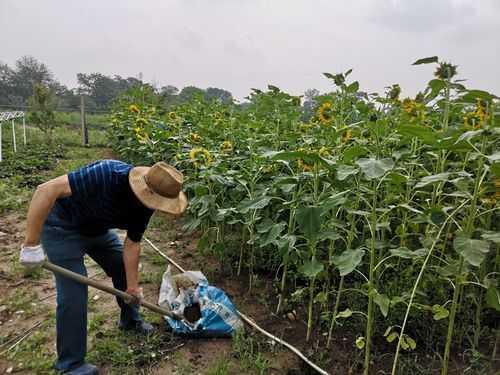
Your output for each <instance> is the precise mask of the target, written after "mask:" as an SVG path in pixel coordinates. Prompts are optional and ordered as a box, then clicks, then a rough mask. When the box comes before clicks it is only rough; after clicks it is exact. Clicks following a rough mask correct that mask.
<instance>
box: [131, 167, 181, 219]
mask: <svg viewBox="0 0 500 375" xmlns="http://www.w3.org/2000/svg"><path fill="white" fill-rule="evenodd" d="M128 180H129V184H130V187H131V188H132V191H133V192H134V194H135V195H136V196H137V198H138V199H139V200H140V201H141V202H142V204H144V205H145V206H146V207H148V208H150V209H152V210H158V211H162V212H166V213H168V214H172V215H181V214H182V213H183V212H184V211H185V210H186V207H187V205H188V201H187V198H186V195H185V194H184V193H183V192H182V190H181V189H182V183H183V180H184V178H183V176H182V173H181V172H179V171H178V170H177V169H175V168H174V167H172V166H171V165H168V164H167V163H165V162H159V163H156V164H155V165H153V166H152V167H134V168H132V169H131V170H130V173H129V175H128Z"/></svg>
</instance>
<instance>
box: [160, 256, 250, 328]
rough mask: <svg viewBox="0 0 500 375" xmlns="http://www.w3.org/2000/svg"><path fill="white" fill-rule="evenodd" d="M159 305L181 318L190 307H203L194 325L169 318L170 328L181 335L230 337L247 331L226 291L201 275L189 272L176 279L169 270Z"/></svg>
mask: <svg viewBox="0 0 500 375" xmlns="http://www.w3.org/2000/svg"><path fill="white" fill-rule="evenodd" d="M189 281H191V283H190V282H189ZM158 304H159V305H160V306H162V307H164V308H168V309H170V310H172V312H173V313H175V314H176V315H177V316H181V317H182V316H184V310H185V309H186V308H187V307H192V306H196V305H198V306H199V310H200V311H199V315H200V316H201V317H200V318H199V319H198V320H197V321H195V322H192V323H190V322H189V321H188V320H187V319H182V320H176V319H173V318H170V317H165V319H166V321H167V323H168V325H169V326H170V327H171V328H172V330H173V331H174V332H175V333H177V334H181V335H187V336H193V337H227V336H231V335H232V334H233V333H234V332H235V331H237V330H239V329H241V328H243V323H242V321H241V320H240V318H239V317H238V314H237V310H236V307H235V306H234V305H233V304H232V302H231V300H230V299H229V298H228V297H227V295H226V294H225V293H224V291H222V290H221V289H219V288H216V287H214V286H211V285H209V284H208V280H207V278H206V277H205V275H203V274H202V273H201V272H199V271H187V272H184V273H182V274H177V275H175V276H174V275H172V270H171V267H170V266H168V267H167V270H166V271H165V273H164V274H163V280H162V283H161V288H160V297H159V300H158Z"/></svg>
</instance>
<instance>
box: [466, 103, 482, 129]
mask: <svg viewBox="0 0 500 375" xmlns="http://www.w3.org/2000/svg"><path fill="white" fill-rule="evenodd" d="M487 118H488V114H487V113H486V107H485V105H484V103H483V102H482V101H481V100H480V99H478V100H477V104H476V110H475V111H472V112H467V113H466V114H465V116H464V126H465V127H466V128H468V127H474V129H479V128H481V126H482V125H483V124H484V123H485V122H486V119H487Z"/></svg>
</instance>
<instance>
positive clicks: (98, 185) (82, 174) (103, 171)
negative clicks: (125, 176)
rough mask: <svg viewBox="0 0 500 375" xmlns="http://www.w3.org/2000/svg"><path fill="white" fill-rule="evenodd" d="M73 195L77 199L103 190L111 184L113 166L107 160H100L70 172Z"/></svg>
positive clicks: (85, 197) (84, 198)
mask: <svg viewBox="0 0 500 375" xmlns="http://www.w3.org/2000/svg"><path fill="white" fill-rule="evenodd" d="M68 180H69V186H70V187H71V195H72V197H73V198H74V199H77V200H80V201H81V200H86V199H87V198H89V197H91V196H93V195H94V194H97V193H99V192H103V191H105V190H106V189H107V187H109V185H110V184H111V168H110V166H109V165H108V164H107V163H106V161H103V160H100V161H97V162H95V163H92V164H89V165H87V166H85V167H83V168H80V169H77V170H76V171H74V172H70V173H69V174H68Z"/></svg>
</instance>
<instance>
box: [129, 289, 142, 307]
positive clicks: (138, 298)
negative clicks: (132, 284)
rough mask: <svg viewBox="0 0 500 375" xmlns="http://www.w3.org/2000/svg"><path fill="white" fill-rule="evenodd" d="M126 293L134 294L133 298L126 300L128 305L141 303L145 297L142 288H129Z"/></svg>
mask: <svg viewBox="0 0 500 375" xmlns="http://www.w3.org/2000/svg"><path fill="white" fill-rule="evenodd" d="M125 293H127V294H130V295H131V296H132V297H131V298H129V299H126V300H125V303H126V304H128V305H139V304H140V303H141V301H142V300H143V299H144V295H143V294H142V288H127V290H126V291H125Z"/></svg>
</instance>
